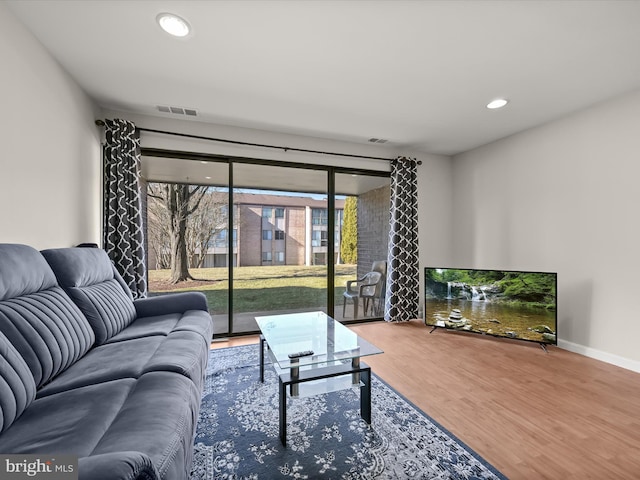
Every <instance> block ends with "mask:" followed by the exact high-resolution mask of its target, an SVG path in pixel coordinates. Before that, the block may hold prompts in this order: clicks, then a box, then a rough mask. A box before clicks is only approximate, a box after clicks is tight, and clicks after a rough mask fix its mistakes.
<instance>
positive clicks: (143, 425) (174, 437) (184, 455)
mask: <svg viewBox="0 0 640 480" xmlns="http://www.w3.org/2000/svg"><path fill="white" fill-rule="evenodd" d="M200 401H201V398H200V392H199V391H198V389H197V388H196V386H195V385H194V384H193V382H192V381H191V380H189V379H188V378H186V377H184V376H182V375H180V374H177V373H171V372H151V373H146V374H144V375H143V376H142V377H140V379H139V380H138V382H137V383H136V385H135V388H134V390H133V391H132V392H131V394H130V396H129V398H128V399H127V401H126V403H125V404H124V405H123V408H122V409H121V410H120V412H119V413H118V416H117V417H116V418H115V420H114V421H113V423H112V424H111V425H110V427H109V430H108V431H107V432H106V433H105V435H104V436H103V437H102V439H101V440H100V442H99V443H98V445H97V446H96V447H95V449H94V450H93V452H92V454H93V455H101V454H106V453H110V452H117V451H121V450H124V451H131V450H134V451H135V450H137V449H139V448H140V445H144V453H145V454H147V455H148V456H149V458H151V461H152V462H153V464H154V466H155V468H156V469H157V471H158V473H159V474H160V476H161V478H165V479H186V478H189V473H190V467H191V460H192V454H193V434H194V431H195V425H196V422H197V420H198V412H199V408H200ZM0 451H1V450H0Z"/></svg>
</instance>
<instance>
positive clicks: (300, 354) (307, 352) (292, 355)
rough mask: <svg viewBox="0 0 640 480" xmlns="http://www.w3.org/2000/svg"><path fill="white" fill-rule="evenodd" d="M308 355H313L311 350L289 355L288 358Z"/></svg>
mask: <svg viewBox="0 0 640 480" xmlns="http://www.w3.org/2000/svg"><path fill="white" fill-rule="evenodd" d="M309 355H313V350H304V351H302V352H296V353H290V354H289V358H300V357H308V356H309Z"/></svg>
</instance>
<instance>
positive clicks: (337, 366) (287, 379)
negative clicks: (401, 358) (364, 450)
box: [256, 312, 383, 445]
mask: <svg viewBox="0 0 640 480" xmlns="http://www.w3.org/2000/svg"><path fill="white" fill-rule="evenodd" d="M256 321H257V323H258V327H259V328H260V332H261V335H260V381H261V382H264V363H265V362H264V359H265V355H268V356H269V358H270V359H271V361H272V363H273V366H274V367H275V369H276V373H277V374H278V378H279V408H280V412H279V424H280V425H279V427H280V428H279V432H280V441H281V442H282V444H283V445H286V443H287V391H288V394H289V395H290V396H291V397H292V398H300V397H307V396H310V395H318V394H320V393H328V392H332V391H336V390H342V389H345V388H358V387H359V388H360V416H361V417H362V418H363V419H364V421H365V422H367V423H369V424H370V423H371V368H370V367H369V366H368V365H367V364H366V363H364V362H361V361H360V358H361V357H365V356H368V355H376V354H378V353H383V352H382V350H380V349H379V348H378V347H376V346H375V345H372V344H371V343H369V342H367V341H366V340H365V339H363V338H361V337H359V336H358V335H356V334H355V333H354V332H352V331H351V330H349V329H348V328H347V327H345V326H344V325H342V324H341V323H340V322H336V321H335V320H334V319H333V318H331V317H329V316H328V315H327V314H325V313H324V312H302V313H292V314H285V315H270V316H265V317H256ZM265 346H266V348H265ZM296 354H297V355H299V356H296ZM290 355H293V356H290Z"/></svg>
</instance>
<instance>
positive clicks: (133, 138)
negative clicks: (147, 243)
mask: <svg viewBox="0 0 640 480" xmlns="http://www.w3.org/2000/svg"><path fill="white" fill-rule="evenodd" d="M105 127H106V129H105V136H106V143H105V147H104V235H105V237H104V249H105V250H106V251H107V253H108V254H109V257H110V258H111V260H112V261H113V262H114V264H115V266H116V269H117V270H118V272H119V273H120V275H122V278H123V279H124V281H125V282H126V284H127V285H128V286H129V288H130V289H131V293H132V294H133V297H134V298H144V297H146V296H147V279H146V261H145V255H144V234H143V227H142V202H141V197H140V180H139V179H140V137H139V135H138V132H137V131H136V127H135V125H134V124H133V123H132V122H128V121H126V120H120V119H115V120H105Z"/></svg>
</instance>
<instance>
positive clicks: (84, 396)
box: [0, 378, 136, 457]
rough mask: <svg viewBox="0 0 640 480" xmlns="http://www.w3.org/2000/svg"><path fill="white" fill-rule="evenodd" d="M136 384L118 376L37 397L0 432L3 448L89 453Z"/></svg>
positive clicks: (10, 449) (1, 448)
mask: <svg viewBox="0 0 640 480" xmlns="http://www.w3.org/2000/svg"><path fill="white" fill-rule="evenodd" d="M135 384H136V380H135V379H132V378H130V379H124V380H116V381H113V382H106V383H99V384H97V385H90V386H87V387H83V388H77V389H72V390H68V391H65V392H60V393H58V394H56V395H50V396H48V397H44V398H38V399H36V400H35V401H34V402H33V403H32V404H31V405H29V408H27V409H26V410H25V411H24V413H23V414H22V416H21V417H20V418H19V419H18V420H16V421H15V422H14V424H13V425H12V426H11V428H9V429H8V430H7V431H5V432H4V433H3V434H2V435H0V452H5V453H7V452H11V453H47V454H55V453H73V455H78V456H79V457H84V456H87V455H90V454H91V452H92V451H93V449H94V448H95V447H96V445H97V444H98V443H99V442H100V440H101V439H102V437H103V436H104V434H105V433H106V432H107V431H108V430H109V428H110V426H111V423H112V422H113V421H114V419H115V418H116V417H117V416H118V414H119V413H120V410H121V409H122V406H123V405H124V404H125V402H126V401H127V399H128V398H129V395H130V393H131V391H132V390H133V389H134V387H135Z"/></svg>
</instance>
